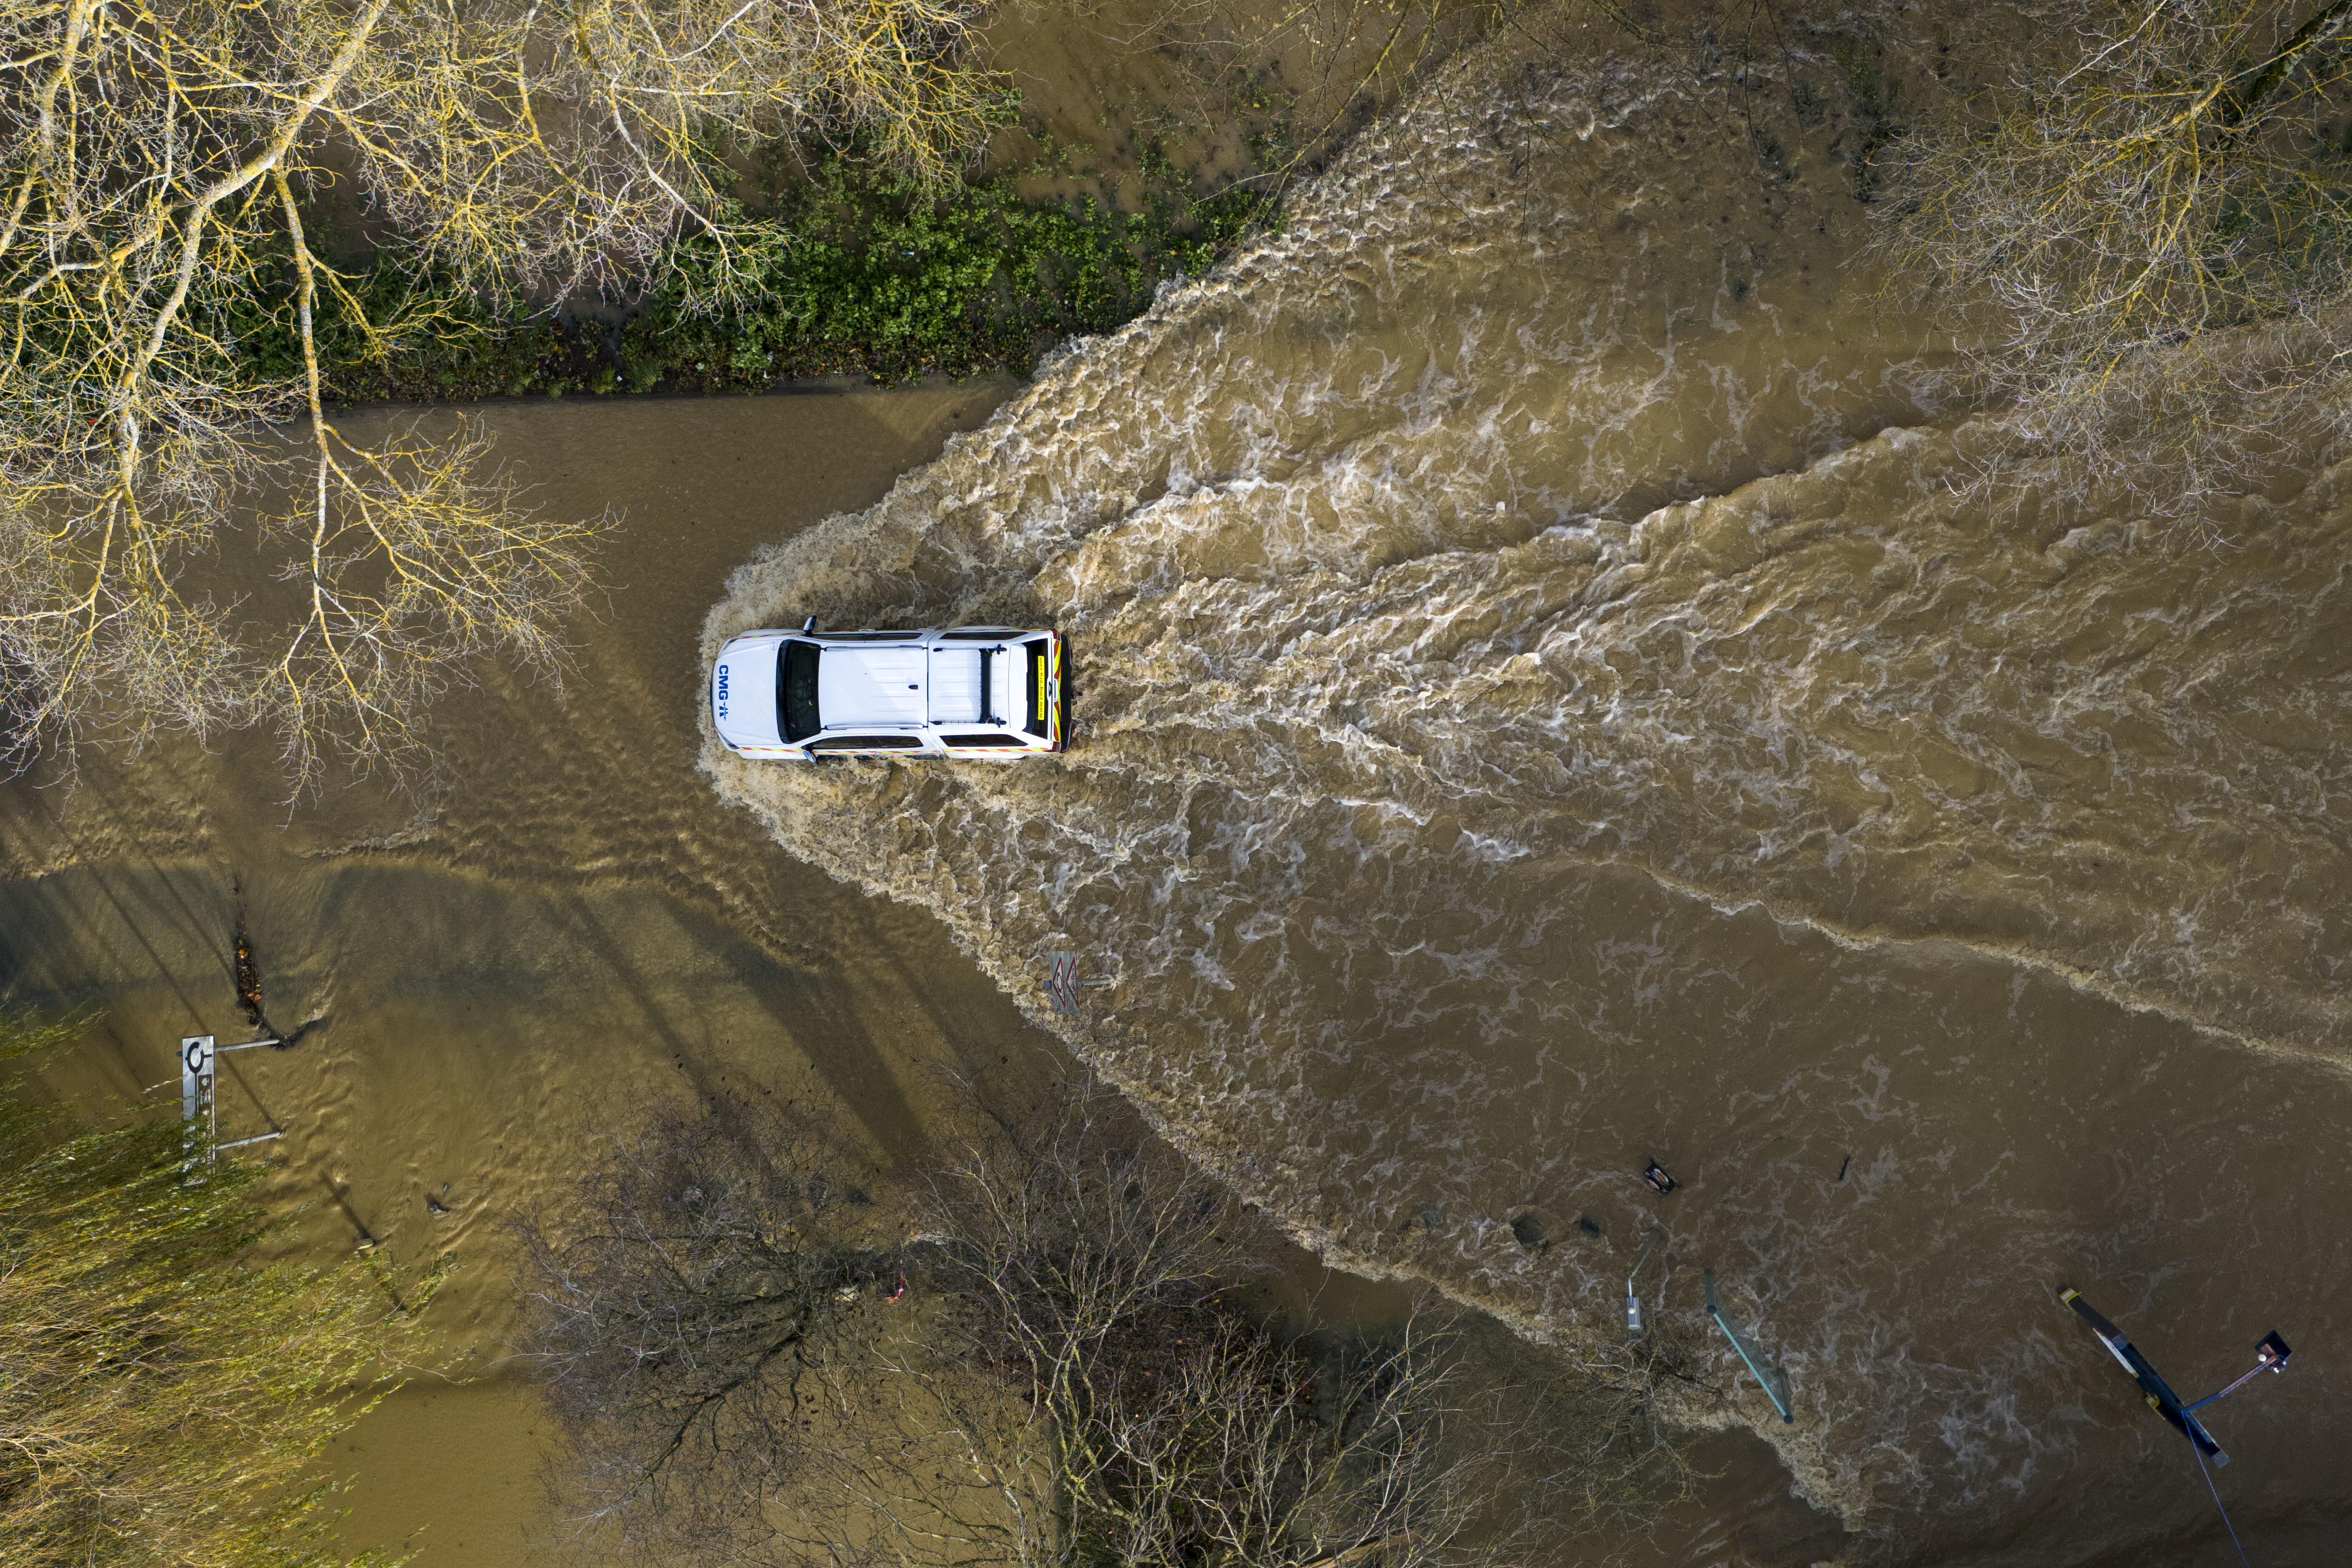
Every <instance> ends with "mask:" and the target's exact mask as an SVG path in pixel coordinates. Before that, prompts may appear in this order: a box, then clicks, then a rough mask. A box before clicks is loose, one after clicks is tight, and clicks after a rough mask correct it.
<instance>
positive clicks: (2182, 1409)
mask: <svg viewBox="0 0 2352 1568" xmlns="http://www.w3.org/2000/svg"><path fill="white" fill-rule="evenodd" d="M2058 1300H2061V1301H2063V1302H2064V1303H2065V1304H2066V1305H2067V1306H2069V1307H2071V1308H2073V1309H2074V1315H2075V1316H2076V1317H2078V1318H2080V1319H2082V1320H2083V1321H2084V1322H2086V1323H2088V1324H2089V1325H2090V1326H2091V1331H2092V1332H2093V1333H2095V1334H2096V1335H2098V1336H2099V1342H2100V1343H2101V1344H2103V1345H2105V1346H2106V1347H2107V1353H2108V1354H2109V1355H2111V1356H2113V1357H2115V1358H2116V1364H2117V1365H2119V1366H2121V1367H2122V1368H2123V1369H2124V1371H2126V1373H2130V1374H2131V1380H2132V1381H2133V1382H2134V1383H2137V1384H2139V1392H2140V1397H2141V1398H2142V1399H2144V1400H2146V1401H2147V1407H2148V1408H2149V1409H2150V1410H2153V1411H2155V1412H2156V1413H2157V1414H2158V1415H2161V1416H2163V1417H2164V1419H2165V1420H2166V1421H2167V1422H2168V1423H2169V1424H2170V1426H2171V1427H2172V1429H2173V1430H2174V1431H2176V1432H2178V1433H2179V1434H2180V1435H2181V1436H2184V1437H2186V1438H2188V1439H2189V1442H2190V1443H2192V1444H2194V1445H2195V1446H2196V1448H2197V1453H2198V1457H2199V1458H2208V1459H2210V1460H2212V1461H2213V1462H2214V1463H2215V1464H2216V1465H2226V1464H2228V1463H2229V1462H2230V1456H2229V1455H2227V1454H2225V1453H2223V1452H2222V1451H2221V1444H2219V1443H2216V1442H2215V1441H2214V1440H2213V1435H2212V1434H2211V1433H2210V1432H2208V1431H2206V1430H2205V1424H2204V1423H2203V1422H2201V1421H2200V1420H2198V1419H2197V1414H2196V1413H2197V1412H2198V1411H2200V1410H2202V1409H2203V1408H2204V1407H2205V1406H2207V1405H2210V1404H2212V1403H2213V1402H2214V1401H2215V1400H2217V1399H2219V1398H2221V1394H2234V1393H2236V1392H2237V1391H2238V1390H2239V1389H2241V1388H2243V1387H2244V1386H2245V1385H2246V1384H2248V1383H2249V1382H2251V1381H2252V1379H2253V1376H2254V1373H2261V1372H2284V1371H2285V1370H2286V1358H2287V1357H2289V1356H2291V1355H2293V1354H2294V1350H2293V1348H2292V1347H2290V1346H2289V1345H2288V1344H2287V1342H2286V1341H2284V1340H2283V1339H2281V1338H2280V1337H2279V1331H2277V1330H2276V1329H2273V1330H2272V1331H2270V1332H2269V1333H2267V1334H2264V1335H2263V1338H2262V1342H2261V1343H2259V1344H2257V1345H2256V1346H2254V1364H2253V1369H2252V1371H2250V1372H2248V1373H2245V1375H2244V1376H2242V1377H2240V1378H2239V1379H2238V1380H2237V1381H2236V1382H2234V1383H2232V1384H2230V1386H2229V1387H2227V1388H2224V1389H2222V1390H2221V1393H2220V1394H2207V1395H2206V1396H2205V1397H2204V1398H2202V1399H2200V1400H2198V1401H2197V1402H2196V1403H2195V1404H2193V1405H2191V1404H2183V1403H2182V1402H2181V1398H2180V1395H2179V1394H2175V1393H2173V1392H2172V1385H2171V1384H2168V1383H2167V1382H2165V1381H2164V1374H2163V1373H2159V1372H2158V1371H2157V1370H2156V1368H2155V1367H2154V1366H2153V1365H2151V1364H2150V1363H2149V1362H2148V1359H2147V1357H2146V1356H2144V1355H2142V1354H2140V1353H2139V1348H2138V1347H2137V1345H2134V1344H2133V1343H2132V1342H2131V1341H2130V1340H2129V1339H2127V1338H2126V1337H2125V1335H2124V1331H2122V1330H2121V1329H2119V1328H2117V1327H2116V1326H2115V1324H2113V1323H2111V1322H2109V1321H2107V1320H2106V1318H2105V1315H2104V1314H2102V1313H2101V1312H2100V1311H2099V1310H2098V1309H2097V1308H2095V1307H2094V1306H2092V1305H2091V1304H2090V1303H2089V1302H2088V1301H2085V1300H2083V1293H2082V1292H2081V1291H2080V1290H2077V1289H2074V1287H2073V1286H2072V1285H2069V1286H2067V1287H2066V1288H2065V1289H2062V1290H2060V1291H2059V1292H2058Z"/></svg>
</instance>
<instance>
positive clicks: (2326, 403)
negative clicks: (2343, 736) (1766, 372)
mask: <svg viewBox="0 0 2352 1568" xmlns="http://www.w3.org/2000/svg"><path fill="white" fill-rule="evenodd" d="M2348 27H2352V0H2330V3H2327V4H2314V3H2312V0H2303V3H2301V4H2295V3H2291V0H2093V3H2091V4H2087V5H2084V7H2083V8H2082V19H2081V21H2080V23H2079V25H2078V29H2077V30H2078V35H2079V39H2078V42H2079V47H2078V48H2076V49H2074V50H2072V51H2069V53H2070V55H2071V58H2066V59H2064V60H2063V61H2062V62H2061V63H2059V64H2056V65H2054V66H2052V67H2049V68H2038V69H2029V70H2021V71H2019V72H2018V73H2016V74H2015V75H2014V76H2013V77H2012V78H2011V79H2009V80H2007V81H2005V82H2002V83H2000V84H1999V85H1997V86H1996V87H1994V88H1992V89H1990V90H1987V91H1985V92H1983V93H1982V94H1980V95H1979V96H1978V97H1977V98H1975V99H1974V100H1971V101H1969V102H1967V103H1965V104H1963V105H1960V106H1959V107H1958V109H1957V110H1955V111H1954V112H1953V113H1952V114H1951V115H1950V116H1949V117H1948V118H1947V120H1946V121H1944V122H1943V123H1941V124H1939V125H1934V126H1930V127H1927V128H1925V129H1923V130H1922V131H1921V132H1918V133H1916V134H1915V135H1914V136H1912V137H1910V138H1908V139H1907V140H1906V142H1902V143H1899V144H1898V145H1897V147H1896V149H1895V151H1894V153H1893V154H1892V155H1891V157H1890V158H1889V160H1888V161H1889V163H1891V165H1892V166H1891V168H1890V169H1889V170H1888V174H1889V179H1888V181H1887V183H1886V186H1885V189H1886V191H1887V194H1888V196H1889V198H1890V199H1889V200H1888V202H1887V203H1886V205H1885V207H1884V208H1883V209H1882V210H1883V211H1884V212H1885V214H1886V215H1887V216H1888V217H1889V218H1890V219H1891V222H1890V224H1889V226H1888V227H1887V228H1886V229H1885V232H1884V234H1883V236H1882V241H1881V243H1882V248H1883V250H1884V252H1885V256H1886V258H1888V260H1889V261H1890V262H1891V263H1892V264H1893V266H1894V268H1895V272H1896V274H1897V275H1898V277H1900V278H1901V279H1903V280H1905V281H1906V283H1908V284H1912V285H1916V286H1917V287H1919V288H1921V289H1926V290H1927V291H1930V292H1933V293H1935V294H1937V296H1938V297H1940V298H1941V299H1943V300H1946V301H1947V302H1948V303H1953V304H1955V305H1960V306H1963V307H1965V308H1967V309H1968V310H1969V314H1970V315H1971V318H1972V319H1971V322H1970V326H1969V332H1970V334H1971V335H1973V336H1974V337H1976V338H1977V339H1978V340H1979V341H1981V342H1984V343H1986V344H1987V345H1988V346H1987V347H1986V348H1984V349H1983V350H1982V351H1980V352H1979V353H1976V354H1974V355H1973V360H1972V369H1973V371H1974V373H1975V374H1976V376H1977V377H1978V379H1979V381H1980V383H1981V384H1983V385H1984V386H1985V387H1986V388H1987V389H1988V390H1989V391H1990V392H1991V393H1993V394H1995V395H2003V396H2008V397H2011V398H2014V399H2016V400H2017V402H2018V404H2019V406H2020V409H2021V418H2022V421H2023V424H2024V426H2025V428H2026V429H2027V430H2028V431H2029V432H2030V433H2032V435H2034V436H2037V437H2040V438H2041V439H2042V441H2043V442H2044V443H2045V444H2046V445H2047V446H2048V447H2052V448H2054V449H2059V450H2064V451H2071V452H2073V453H2075V454H2077V455H2078V456H2080V457H2082V458H2085V459H2087V460H2088V462H2089V465H2090V467H2091V468H2092V469H2093V470H2094V472H2095V474H2096V475H2098V476H2099V477H2103V478H2106V479H2115V480H2117V481H2119V482H2123V483H2125V484H2126V485H2128V486H2130V487H2131V488H2133V489H2136V490H2137V491H2138V492H2139V494H2140V496H2141V498H2142V500H2143V501H2144V503H2145V504H2146V505H2147V507H2148V508H2149V510H2157V511H2171V510H2179V509H2180V507H2181V506H2182V504H2183V503H2184V502H2193V501H2194V500H2196V499H2197V498H2199V497H2200V496H2202V495H2203V494H2206V493H2208V492H2210V491H2211V490H2214V489H2224V488H2227V487H2228V486H2229V485H2230V483H2231V480H2232V479H2233V476H2236V475H2238V474H2240V473H2242V471H2243V470H2244V469H2245V468H2246V467H2247V466H2248V465H2249V464H2250V463H2259V462H2260V461H2261V460H2262V459H2263V458H2265V457H2266V456H2268V455H2271V454H2274V453H2276V452H2279V451H2281V450H2284V449H2289V448H2292V447H2294V446H2297V445H2299V444H2301V443H2303V442H2305V441H2307V440H2309V439H2310V438H2311V437H2313V436H2314V435H2315V433H2317V432H2318V431H2320V430H2321V429H2322V428H2323V427H2326V426H2332V423H2333V421H2334V420H2335V419H2336V411H2335V409H2334V406H2333V405H2334V404H2335V403H2336V401H2338V400H2337V399H2336V397H2335V395H2334V394H2333V393H2332V392H2330V391H2328V390H2327V388H2326V387H2322V386H2317V385H2315V383H2319V382H2326V383H2328V384H2330V385H2332V384H2333V382H2334V380H2335V379H2336V372H2337V370H2338V368H2339V366H2340V364H2341V362H2342V356H2343V353H2344V351H2345V349H2346V347H2347V335H2346V334H2347V313H2346V305H2347V297H2348V296H2352V270H2347V250H2346V247H2345V245H2344V237H2345V236H2346V235H2347V233H2352V163H2347V154H2346V147H2347V142H2346V141H2345V125H2344V121H2345V117H2346V114H2347V110H2352V47H2347V44H2352V39H2347V28H2348Z"/></svg>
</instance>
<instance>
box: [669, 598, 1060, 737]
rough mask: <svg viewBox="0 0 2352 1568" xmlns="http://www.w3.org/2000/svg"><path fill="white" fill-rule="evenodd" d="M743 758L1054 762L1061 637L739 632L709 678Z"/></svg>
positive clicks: (988, 631) (719, 714)
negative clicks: (1045, 758)
mask: <svg viewBox="0 0 2352 1568" xmlns="http://www.w3.org/2000/svg"><path fill="white" fill-rule="evenodd" d="M710 717H711V721H712V722H713V723H714V724H715V725H716V726H717V727H718V730H719V740H721V741H723V742H726V745H727V749H728V750H729V751H730V752H734V753H735V754H736V755H737V756H741V757H782V758H785V759H788V760H791V761H795V762H813V761H814V760H815V759H817V758H819V757H829V756H852V757H857V756H868V757H883V756H930V757H937V756H950V757H994V758H1003V757H1020V756H1027V755H1029V754H1031V753H1033V752H1058V751H1060V750H1061V749H1062V736H1063V733H1064V726H1063V713H1062V638H1061V636H1060V634H1059V633H1056V632H1052V631H1046V630H1044V629H1041V628H1038V627H1034V626H1031V627H1018V626H950V627H949V628H947V629H946V630H944V631H941V630H939V629H937V628H934V629H931V630H929V631H919V632H872V631H866V632H820V631H817V630H815V629H814V626H810V627H807V628H803V630H800V631H797V632H780V631H759V632H742V633H740V634H738V635H737V636H735V637H730V638H728V639H727V646H726V647H722V648H720V649H719V658H718V660H717V662H716V663H715V664H714V665H713V666H712V668H711V672H710Z"/></svg>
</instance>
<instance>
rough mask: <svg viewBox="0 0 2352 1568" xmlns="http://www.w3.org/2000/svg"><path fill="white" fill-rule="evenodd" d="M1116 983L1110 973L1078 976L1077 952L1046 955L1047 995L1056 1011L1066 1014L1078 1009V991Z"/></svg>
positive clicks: (1091, 989) (1073, 1012) (1068, 1014)
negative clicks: (1085, 977) (1084, 977)
mask: <svg viewBox="0 0 2352 1568" xmlns="http://www.w3.org/2000/svg"><path fill="white" fill-rule="evenodd" d="M1110 984H1116V983H1115V982H1114V981H1113V980H1112V979H1111V977H1110V976H1109V975H1108V974H1096V975H1090V976H1088V977H1087V979H1084V980H1081V979H1079V978H1078V955H1077V954H1076V953H1075V952H1049V953H1047V954H1046V955H1045V996H1046V999H1047V1000H1048V1001H1050V1002H1052V1003H1053V1004H1054V1011H1055V1012H1056V1013H1060V1014H1063V1015H1064V1016H1075V1015H1076V1013H1077V1010H1078V991H1079V988H1080V987H1082V986H1083V987H1084V988H1086V989H1087V990H1088V991H1094V990H1099V989H1100V988H1101V987H1103V986H1106V985H1110Z"/></svg>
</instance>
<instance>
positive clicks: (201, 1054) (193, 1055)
mask: <svg viewBox="0 0 2352 1568" xmlns="http://www.w3.org/2000/svg"><path fill="white" fill-rule="evenodd" d="M277 1044H278V1041H276V1040H240V1041H238V1042H237V1043H236V1045H233V1046H221V1045H215V1044H214V1043H213V1037H211V1036H210V1035H184V1036H182V1037H181V1038H180V1121H181V1124H182V1125H184V1126H185V1127H189V1128H194V1126H195V1124H196V1121H197V1119H198V1118H202V1119H203V1121H204V1124H205V1144H206V1146H207V1147H209V1148H210V1149H212V1150H213V1151H214V1152H215V1153H217V1152H219V1151H221V1150H223V1149H242V1148H244V1147H245V1146H246V1145H247V1144H248V1143H267V1142H269V1141H270V1140H271V1139H272V1138H283V1137H284V1136H286V1134H285V1133H283V1132H258V1133H256V1134H255V1135H254V1136H252V1137H250V1138H236V1139H232V1140H230V1141H229V1142H226V1143H224V1142H220V1111H219V1109H218V1108H217V1106H216V1105H215V1101H214V1098H213V1085H214V1079H215V1077H216V1073H215V1066H216V1064H215V1058H217V1057H218V1056H219V1055H220V1054H221V1053H222V1052H223V1051H249V1050H252V1049H254V1048H255V1047H259V1046H274V1045H277Z"/></svg>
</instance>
